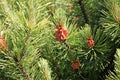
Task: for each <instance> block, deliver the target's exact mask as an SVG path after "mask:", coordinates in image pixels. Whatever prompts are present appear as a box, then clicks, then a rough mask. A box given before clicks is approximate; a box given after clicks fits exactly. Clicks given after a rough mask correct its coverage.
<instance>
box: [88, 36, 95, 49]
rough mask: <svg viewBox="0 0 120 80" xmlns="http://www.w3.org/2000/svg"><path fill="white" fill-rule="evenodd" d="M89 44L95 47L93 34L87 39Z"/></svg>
mask: <svg viewBox="0 0 120 80" xmlns="http://www.w3.org/2000/svg"><path fill="white" fill-rule="evenodd" d="M87 45H88V47H90V48H93V47H94V40H93V38H92V37H91V36H89V37H88V39H87Z"/></svg>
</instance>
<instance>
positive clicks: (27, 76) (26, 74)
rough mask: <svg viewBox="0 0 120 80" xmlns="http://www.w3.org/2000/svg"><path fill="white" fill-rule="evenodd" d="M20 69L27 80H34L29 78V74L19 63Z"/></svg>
mask: <svg viewBox="0 0 120 80" xmlns="http://www.w3.org/2000/svg"><path fill="white" fill-rule="evenodd" d="M19 68H20V70H21V72H22V73H23V76H24V77H25V78H26V79H27V80H32V79H31V77H30V76H29V74H28V73H27V72H26V70H25V68H24V67H23V65H22V63H21V62H20V63H19Z"/></svg>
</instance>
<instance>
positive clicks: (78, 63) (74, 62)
mask: <svg viewBox="0 0 120 80" xmlns="http://www.w3.org/2000/svg"><path fill="white" fill-rule="evenodd" d="M71 67H72V68H73V69H74V70H78V69H80V61H72V63H71Z"/></svg>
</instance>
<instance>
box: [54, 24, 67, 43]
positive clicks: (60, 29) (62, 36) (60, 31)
mask: <svg viewBox="0 0 120 80" xmlns="http://www.w3.org/2000/svg"><path fill="white" fill-rule="evenodd" d="M55 28H56V31H55V38H56V40H57V41H59V42H63V41H65V40H66V39H67V37H68V30H67V29H65V28H64V26H63V25H62V24H59V25H57V26H56V27H55Z"/></svg>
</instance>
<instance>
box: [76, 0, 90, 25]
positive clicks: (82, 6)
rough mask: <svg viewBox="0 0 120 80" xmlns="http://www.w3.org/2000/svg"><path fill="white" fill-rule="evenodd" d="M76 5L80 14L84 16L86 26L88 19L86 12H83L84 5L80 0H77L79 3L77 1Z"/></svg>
mask: <svg viewBox="0 0 120 80" xmlns="http://www.w3.org/2000/svg"><path fill="white" fill-rule="evenodd" d="M78 4H79V5H80V8H81V11H82V14H83V16H84V20H85V23H87V24H88V23H89V19H88V16H87V13H86V10H85V6H84V4H83V3H82V0H79V1H78Z"/></svg>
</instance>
